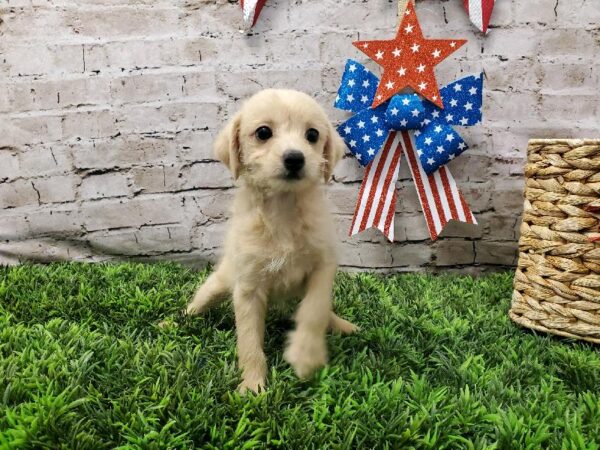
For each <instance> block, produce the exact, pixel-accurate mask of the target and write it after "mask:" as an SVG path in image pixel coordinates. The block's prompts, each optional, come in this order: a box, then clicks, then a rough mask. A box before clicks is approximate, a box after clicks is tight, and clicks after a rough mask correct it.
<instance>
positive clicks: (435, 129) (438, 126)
mask: <svg viewBox="0 0 600 450" xmlns="http://www.w3.org/2000/svg"><path fill="white" fill-rule="evenodd" d="M433 131H435V132H436V133H439V132H440V131H442V126H441V125H437V126H436V127H435V128H434V129H433Z"/></svg>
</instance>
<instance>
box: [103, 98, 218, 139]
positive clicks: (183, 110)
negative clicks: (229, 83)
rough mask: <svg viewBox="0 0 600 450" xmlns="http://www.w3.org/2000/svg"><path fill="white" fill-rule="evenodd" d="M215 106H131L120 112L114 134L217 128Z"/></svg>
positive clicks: (207, 104)
mask: <svg viewBox="0 0 600 450" xmlns="http://www.w3.org/2000/svg"><path fill="white" fill-rule="evenodd" d="M218 127H219V120H218V106H217V105H216V104H214V103H174V102H171V103H163V104H159V105H155V106H154V105H153V106H151V105H128V106H125V107H123V108H122V109H121V110H120V111H119V116H118V117H117V122H116V124H115V131H119V132H120V133H123V134H129V133H156V132H165V131H166V132H175V131H180V130H183V129H189V128H205V129H208V128H218Z"/></svg>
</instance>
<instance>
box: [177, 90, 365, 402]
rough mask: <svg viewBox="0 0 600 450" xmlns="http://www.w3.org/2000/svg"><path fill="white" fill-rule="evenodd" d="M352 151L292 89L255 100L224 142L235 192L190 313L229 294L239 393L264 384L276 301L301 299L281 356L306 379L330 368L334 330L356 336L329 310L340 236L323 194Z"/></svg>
mask: <svg viewBox="0 0 600 450" xmlns="http://www.w3.org/2000/svg"><path fill="white" fill-rule="evenodd" d="M345 148H346V147H345V144H344V141H343V140H342V139H341V138H340V136H339V135H338V134H337V132H336V131H335V129H334V128H333V126H332V125H331V123H330V122H329V120H328V119H327V116H326V115H325V113H324V112H323V110H322V109H321V108H320V107H319V105H318V104H317V103H316V102H315V101H314V100H313V99H312V98H311V97H309V96H308V95H306V94H303V93H301V92H297V91H292V90H279V89H268V90H264V91H262V92H259V93H258V94H256V95H254V96H253V97H252V98H250V99H249V100H247V101H246V103H245V104H244V105H243V107H242V108H241V110H240V111H239V112H238V113H237V114H236V115H235V116H234V117H233V119H232V120H231V121H230V122H229V124H228V125H227V126H226V127H225V128H224V129H223V130H222V131H221V133H220V134H219V136H218V137H217V140H216V142H215V153H216V156H217V158H218V159H219V160H220V161H222V162H223V163H224V164H225V165H226V166H227V167H228V168H229V170H230V171H231V173H232V175H233V177H234V178H235V179H236V180H237V183H236V184H237V185H238V188H237V189H236V193H235V200H234V204H233V214H232V218H231V222H230V226H229V230H228V234H227V237H226V240H225V245H224V252H223V257H222V260H221V261H220V262H219V264H218V265H217V267H216V269H215V271H214V272H213V273H212V274H211V275H210V276H209V277H208V279H207V280H206V282H205V283H204V284H203V285H202V286H201V287H200V288H199V289H198V291H197V292H196V294H195V296H194V298H193V300H192V301H191V302H190V303H189V305H188V306H187V309H186V313H187V314H190V315H193V314H200V313H202V312H204V311H206V310H207V308H209V307H210V306H214V305H216V304H218V303H220V302H221V301H223V300H224V299H226V298H227V297H228V296H229V295H230V294H231V295H232V297H233V306H234V310H235V322H236V328H237V347H238V362H239V366H240V368H241V369H242V382H241V384H240V385H239V390H240V391H241V392H245V391H247V390H248V389H249V390H252V391H254V392H258V391H259V390H261V389H262V388H264V386H265V379H266V375H267V364H266V358H265V354H264V352H263V340H264V332H265V313H266V309H267V304H268V302H269V299H277V300H280V299H282V298H284V299H301V300H300V302H299V306H298V308H297V312H296V313H295V322H296V328H295V330H294V331H293V332H292V333H291V334H290V336H289V342H288V345H287V349H286V350H285V353H284V357H285V359H286V361H288V362H289V363H290V364H291V365H292V367H293V369H294V371H295V372H296V374H297V375H298V376H299V377H307V376H309V375H311V374H312V373H313V372H314V371H315V370H316V369H317V368H319V367H321V366H323V365H324V364H326V362H327V346H326V341H325V334H326V331H327V329H330V330H333V331H337V332H341V333H344V334H347V333H352V332H353V331H355V330H356V327H355V326H354V325H353V324H351V323H350V322H348V321H346V320H344V319H342V318H340V317H338V316H336V315H335V314H334V313H333V311H332V302H331V294H332V286H333V280H334V277H335V273H336V270H337V259H336V237H337V234H336V231H335V227H334V223H333V218H332V216H331V215H330V213H329V209H328V204H327V201H326V198H325V195H324V188H323V185H324V183H326V182H328V181H329V179H330V177H331V173H332V170H333V167H334V166H335V164H336V163H337V162H338V161H339V159H340V158H341V157H342V156H343V154H344V151H345Z"/></svg>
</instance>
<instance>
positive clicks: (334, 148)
mask: <svg viewBox="0 0 600 450" xmlns="http://www.w3.org/2000/svg"><path fill="white" fill-rule="evenodd" d="M344 153H346V143H345V142H344V140H343V139H342V138H341V137H340V135H339V134H338V132H337V131H336V129H335V128H333V126H332V125H329V133H328V135H327V140H326V141H325V150H324V151H323V157H324V158H325V169H324V171H323V176H324V178H325V183H327V182H329V179H330V178H331V175H332V174H333V169H334V167H335V165H336V164H337V163H338V161H339V160H340V159H342V157H343V156H344Z"/></svg>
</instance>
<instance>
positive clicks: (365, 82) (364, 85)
mask: <svg viewBox="0 0 600 450" xmlns="http://www.w3.org/2000/svg"><path fill="white" fill-rule="evenodd" d="M370 85H371V83H369V80H365V81H363V87H366V88H367V87H369V86H370Z"/></svg>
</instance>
